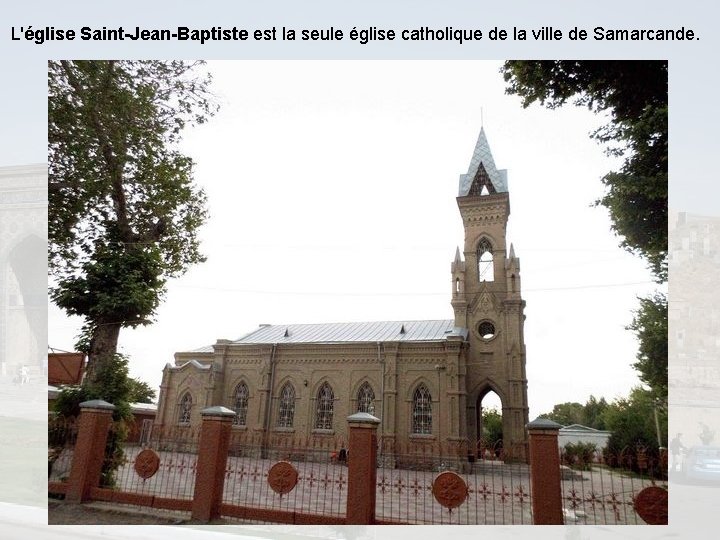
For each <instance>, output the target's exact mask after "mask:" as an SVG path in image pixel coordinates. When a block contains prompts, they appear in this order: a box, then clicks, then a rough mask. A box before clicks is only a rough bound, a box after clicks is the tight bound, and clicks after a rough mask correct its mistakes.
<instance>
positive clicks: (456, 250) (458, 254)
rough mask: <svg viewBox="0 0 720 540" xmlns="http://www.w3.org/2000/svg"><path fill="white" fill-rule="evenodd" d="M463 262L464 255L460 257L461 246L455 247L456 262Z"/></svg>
mask: <svg viewBox="0 0 720 540" xmlns="http://www.w3.org/2000/svg"><path fill="white" fill-rule="evenodd" d="M461 262H462V257H460V248H459V247H456V248H455V263H456V264H457V263H461Z"/></svg>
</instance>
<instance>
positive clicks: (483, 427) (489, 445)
mask: <svg viewBox="0 0 720 540" xmlns="http://www.w3.org/2000/svg"><path fill="white" fill-rule="evenodd" d="M475 411H476V418H475V422H476V433H477V456H478V458H480V459H501V458H502V450H503V416H502V411H503V404H502V400H501V399H500V396H499V395H498V394H497V393H496V392H495V391H494V390H493V389H492V388H490V387H488V388H486V389H485V390H484V391H482V392H480V393H479V394H478V398H477V403H476V405H475Z"/></svg>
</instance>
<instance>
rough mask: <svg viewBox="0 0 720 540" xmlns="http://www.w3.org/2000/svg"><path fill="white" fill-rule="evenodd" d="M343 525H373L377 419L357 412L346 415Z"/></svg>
mask: <svg viewBox="0 0 720 540" xmlns="http://www.w3.org/2000/svg"><path fill="white" fill-rule="evenodd" d="M347 420H348V427H349V431H350V437H349V439H350V440H349V448H348V452H349V453H348V496H347V513H346V524H347V525H372V524H373V523H375V485H376V484H377V427H378V424H380V420H379V419H378V418H375V417H374V416H373V415H371V414H368V413H364V412H359V413H355V414H353V415H352V416H348V419H347Z"/></svg>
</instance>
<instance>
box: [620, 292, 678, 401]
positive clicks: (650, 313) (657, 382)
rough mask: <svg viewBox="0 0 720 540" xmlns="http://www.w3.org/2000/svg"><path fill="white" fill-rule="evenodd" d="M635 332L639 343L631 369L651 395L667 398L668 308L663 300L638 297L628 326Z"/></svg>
mask: <svg viewBox="0 0 720 540" xmlns="http://www.w3.org/2000/svg"><path fill="white" fill-rule="evenodd" d="M628 328H629V329H630V330H632V331H633V332H635V334H636V335H637V338H638V342H639V343H640V348H639V350H638V354H637V359H638V361H637V362H636V363H635V364H633V367H634V368H635V369H636V370H638V371H639V372H640V380H641V381H642V382H644V383H645V384H647V385H648V386H649V387H650V390H651V391H652V393H653V395H654V396H656V397H659V398H661V399H663V400H666V399H667V395H668V365H667V357H668V342H667V336H668V305H667V297H666V296H665V295H663V294H656V295H655V296H653V297H651V298H641V299H640V308H639V309H638V310H637V311H636V312H635V317H634V319H633V322H632V324H631V325H630V326H629V327H628Z"/></svg>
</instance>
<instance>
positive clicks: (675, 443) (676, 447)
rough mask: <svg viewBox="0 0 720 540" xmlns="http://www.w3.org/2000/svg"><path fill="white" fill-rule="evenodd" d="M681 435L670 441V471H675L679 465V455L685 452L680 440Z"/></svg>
mask: <svg viewBox="0 0 720 540" xmlns="http://www.w3.org/2000/svg"><path fill="white" fill-rule="evenodd" d="M680 437H682V433H678V434H677V435H675V438H674V439H673V440H672V441H670V453H671V454H672V470H673V471H675V470H676V469H677V468H678V467H679V465H680V453H681V452H683V451H684V450H685V446H684V445H683V443H682V441H681V440H680Z"/></svg>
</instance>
